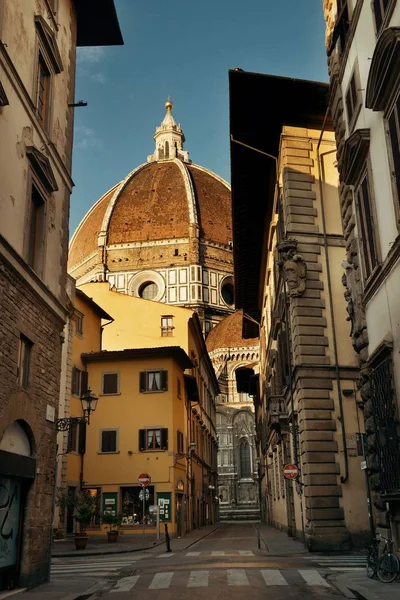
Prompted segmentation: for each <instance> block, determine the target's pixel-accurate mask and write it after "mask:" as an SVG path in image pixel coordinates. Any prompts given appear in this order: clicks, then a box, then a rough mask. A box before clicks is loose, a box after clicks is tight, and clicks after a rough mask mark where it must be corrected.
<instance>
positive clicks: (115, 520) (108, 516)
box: [101, 511, 122, 544]
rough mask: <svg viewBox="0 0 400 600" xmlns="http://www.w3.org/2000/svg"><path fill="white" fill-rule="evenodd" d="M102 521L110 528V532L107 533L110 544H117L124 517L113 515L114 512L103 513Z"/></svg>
mask: <svg viewBox="0 0 400 600" xmlns="http://www.w3.org/2000/svg"><path fill="white" fill-rule="evenodd" d="M101 521H102V523H103V525H108V526H109V530H108V531H107V540H108V542H110V543H114V544H115V542H117V540H118V535H119V530H118V527H119V526H120V525H121V521H122V515H118V514H113V512H111V511H107V512H105V513H103V516H102V518H101Z"/></svg>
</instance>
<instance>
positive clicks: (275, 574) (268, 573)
mask: <svg viewBox="0 0 400 600" xmlns="http://www.w3.org/2000/svg"><path fill="white" fill-rule="evenodd" d="M261 575H262V576H263V578H264V581H265V583H266V585H289V584H288V582H287V581H286V579H285V578H284V577H283V575H282V573H281V572H280V571H278V570H277V569H262V571H261Z"/></svg>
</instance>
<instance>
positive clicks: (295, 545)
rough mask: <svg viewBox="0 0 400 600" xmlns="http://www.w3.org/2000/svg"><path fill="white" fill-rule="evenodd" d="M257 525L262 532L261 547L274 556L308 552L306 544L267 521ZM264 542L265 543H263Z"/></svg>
mask: <svg viewBox="0 0 400 600" xmlns="http://www.w3.org/2000/svg"><path fill="white" fill-rule="evenodd" d="M256 527H258V528H259V530H260V533H261V549H262V550H263V549H264V546H265V549H266V550H267V552H268V553H269V554H272V555H274V556H290V555H293V554H308V550H307V549H306V548H304V544H303V543H302V542H299V540H294V539H293V538H291V537H289V536H288V535H287V533H284V532H283V531H279V529H275V527H271V526H270V525H267V524H266V523H258V524H257V525H256ZM263 543H264V544H263Z"/></svg>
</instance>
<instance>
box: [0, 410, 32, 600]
mask: <svg viewBox="0 0 400 600" xmlns="http://www.w3.org/2000/svg"><path fill="white" fill-rule="evenodd" d="M32 454H33V452H32V445H31V442H30V440H29V438H28V435H27V433H26V431H25V428H24V424H23V423H22V422H20V421H15V422H14V423H12V425H10V427H8V429H7V430H6V431H5V433H4V436H3V438H2V440H1V442H0V591H2V590H9V589H13V588H14V587H16V586H18V583H19V578H20V577H19V576H20V566H21V553H22V548H23V543H22V542H23V537H24V513H25V508H26V498H27V493H28V490H29V487H30V485H31V484H32V482H33V480H34V477H35V470H36V460H35V458H33V456H32Z"/></svg>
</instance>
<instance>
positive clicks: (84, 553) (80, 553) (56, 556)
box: [51, 540, 164, 558]
mask: <svg viewBox="0 0 400 600" xmlns="http://www.w3.org/2000/svg"><path fill="white" fill-rule="evenodd" d="M163 543H164V540H157V542H156V543H154V544H153V546H148V547H146V548H133V549H132V548H131V549H130V550H114V551H110V550H109V551H107V550H106V551H104V552H86V551H84V552H79V553H78V551H75V552H64V553H63V554H52V555H51V558H73V557H75V556H78V557H79V556H104V555H106V554H107V555H112V554H128V553H131V552H145V551H146V550H151V549H152V548H157V546H161V544H163Z"/></svg>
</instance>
